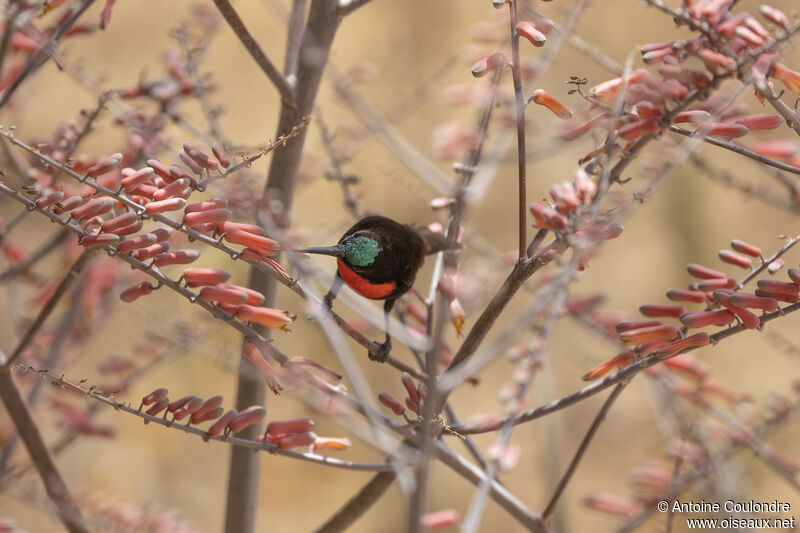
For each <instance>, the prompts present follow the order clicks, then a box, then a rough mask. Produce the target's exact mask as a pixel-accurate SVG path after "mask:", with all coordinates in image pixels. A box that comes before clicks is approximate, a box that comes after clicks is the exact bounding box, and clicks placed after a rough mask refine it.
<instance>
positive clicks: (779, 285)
mask: <svg viewBox="0 0 800 533" xmlns="http://www.w3.org/2000/svg"><path fill="white" fill-rule="evenodd" d="M758 288H759V289H760V290H761V291H763V292H765V293H771V294H782V295H784V296H790V297H794V298H795V299H797V295H798V292H800V287H798V286H797V285H796V284H794V283H789V282H786V281H778V280H774V279H760V280H758Z"/></svg>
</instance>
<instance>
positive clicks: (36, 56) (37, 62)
mask: <svg viewBox="0 0 800 533" xmlns="http://www.w3.org/2000/svg"><path fill="white" fill-rule="evenodd" d="M93 3H94V0H84V1H83V3H82V4H81V5H80V6H78V7H77V8H75V9H73V11H72V13H71V14H70V15H69V16H68V17H67V18H66V19H64V21H63V22H62V23H61V24H60V25H59V27H58V29H56V31H55V32H53V35H51V36H50V38H49V39H48V40H47V42H46V43H44V44H42V45H41V46H40V47H39V49H38V50H36V52H34V53H33V54H32V55H31V56H30V57H29V58H28V61H27V63H25V66H24V67H22V70H21V71H20V73H19V74H18V75H17V77H16V78H15V79H14V81H13V82H12V83H11V85H9V87H8V88H7V89H6V90H5V92H4V93H3V95H2V96H0V108H3V107H4V106H5V105H6V104H7V103H8V101H9V100H10V99H11V96H13V94H14V93H15V92H16V90H17V89H18V88H19V86H20V84H22V82H23V81H25V79H26V78H28V76H30V75H31V74H33V73H34V72H36V70H37V69H39V67H41V66H42V65H44V64H45V63H46V62H47V59H48V58H49V57H51V56H52V54H53V52H54V51H55V48H56V46H57V45H58V43H59V41H61V38H62V37H63V36H64V34H65V33H67V31H68V30H69V29H70V28H71V27H72V26H73V25H74V24H75V23H76V22H77V21H78V19H79V18H80V17H81V15H83V13H84V12H85V11H86V10H87V9H89V6H91V5H92V4H93Z"/></svg>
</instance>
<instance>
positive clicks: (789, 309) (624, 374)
mask: <svg viewBox="0 0 800 533" xmlns="http://www.w3.org/2000/svg"><path fill="white" fill-rule="evenodd" d="M798 309H800V302H798V303H794V304H792V305H789V306H786V307H784V308H782V309H779V310H778V311H775V312H773V313H765V314H763V315H761V316H760V317H759V319H760V321H761V326H763V325H764V324H766V323H767V322H771V321H772V320H775V319H776V318H779V317H782V316H784V315H787V314H789V313H793V312H795V311H797V310H798ZM742 331H747V328H746V327H745V326H744V325H743V324H739V325H737V326H733V327H729V328H728V329H725V330H723V331H720V332H717V333H714V334H713V335H710V336H709V337H710V339H711V343H712V344H716V343H718V342H719V341H721V340H723V339H726V338H728V337H730V336H731V335H734V334H736V333H740V332H742ZM696 349H697V348H690V349H687V350H684V351H681V352H678V353H676V354H674V355H671V356H670V357H668V358H667V359H671V358H673V357H677V356H678V355H680V354H682V353H687V352H690V351H694V350H696ZM663 360H664V358H663V357H657V356H653V355H648V356H647V357H645V358H644V359H642V360H641V361H639V362H638V363H633V364H631V365H629V366H626V367H625V368H622V369H621V370H618V371H617V372H615V373H614V374H611V375H610V376H608V377H607V378H605V379H603V380H602V381H598V382H597V383H593V384H591V385H589V386H586V387H584V388H582V389H580V390H579V391H577V392H574V393H572V394H569V395H567V396H564V397H561V398H559V399H557V400H553V401H551V402H548V403H546V404H544V405H541V406H539V407H535V408H533V409H530V410H528V411H526V412H524V413H522V414H520V415H515V416H513V417H509V418H511V419H512V421H513V423H514V424H522V423H525V422H530V421H531V420H536V419H537V418H541V417H543V416H545V415H548V414H550V413H554V412H556V411H560V410H561V409H564V408H565V407H569V406H570V405H574V404H576V403H578V402H580V401H581V400H584V399H586V398H589V397H590V396H594V395H595V394H597V393H599V392H601V391H603V390H605V389H607V388H609V387H611V386H612V385H615V384H617V383H620V382H622V381H625V380H627V379H630V378H631V377H633V376H635V375H636V374H638V373H639V372H641V371H642V370H645V369H647V368H650V367H651V366H653V365H655V364H658V363H660V362H661V361H663ZM507 421H508V418H506V419H503V420H498V421H496V422H494V423H492V424H486V425H483V426H474V425H470V426H453V431H456V432H458V433H461V434H476V433H487V432H490V431H496V430H497V429H499V428H500V427H501V426H502V425H503V424H504V423H506V422H507Z"/></svg>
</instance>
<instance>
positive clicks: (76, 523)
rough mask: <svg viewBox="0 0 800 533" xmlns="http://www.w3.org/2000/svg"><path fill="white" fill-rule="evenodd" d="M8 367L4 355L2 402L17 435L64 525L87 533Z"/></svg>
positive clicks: (1, 358)
mask: <svg viewBox="0 0 800 533" xmlns="http://www.w3.org/2000/svg"><path fill="white" fill-rule="evenodd" d="M7 363H8V361H6V360H5V355H3V354H1V353H0V364H3V367H2V369H0V398H2V400H3V404H4V405H5V407H6V412H7V413H8V416H9V417H11V419H12V420H13V421H14V426H16V428H17V433H18V434H19V436H20V438H21V439H22V442H23V443H24V444H25V448H26V449H27V450H28V453H29V454H30V456H31V461H32V462H33V464H34V465H35V466H36V470H37V471H38V472H39V477H41V478H42V483H43V484H44V487H45V490H46V491H47V495H48V496H49V497H50V501H52V502H53V505H55V507H56V509H57V511H58V516H59V518H60V519H61V522H63V524H64V526H65V527H66V528H67V530H69V531H70V532H71V533H83V532H86V533H88V531H89V528H88V527H86V524H85V523H84V520H83V516H82V515H81V510H80V508H79V507H78V505H77V503H75V499H74V498H73V497H72V494H71V493H70V491H69V488H67V484H66V483H65V482H64V479H63V478H62V477H61V473H60V472H59V471H58V468H57V467H56V464H55V462H54V461H53V458H52V457H51V456H50V453H49V452H48V451H47V446H46V445H45V443H44V439H43V438H42V435H41V433H40V432H39V427H38V426H37V425H36V421H35V420H34V419H33V416H32V415H31V412H30V410H29V409H28V406H27V405H26V404H25V400H23V398H22V394H21V393H20V390H19V387H17V384H16V383H15V382H14V378H13V376H12V375H11V373H10V372H9V371H8V366H7Z"/></svg>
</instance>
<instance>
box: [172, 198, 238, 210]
mask: <svg viewBox="0 0 800 533" xmlns="http://www.w3.org/2000/svg"><path fill="white" fill-rule="evenodd" d="M226 207H228V200H227V199H226V198H212V199H210V200H203V201H202V202H197V203H194V204H189V205H187V206H186V208H185V209H184V210H183V212H184V213H186V214H189V213H196V212H198V211H210V210H214V209H225V208H226Z"/></svg>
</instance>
